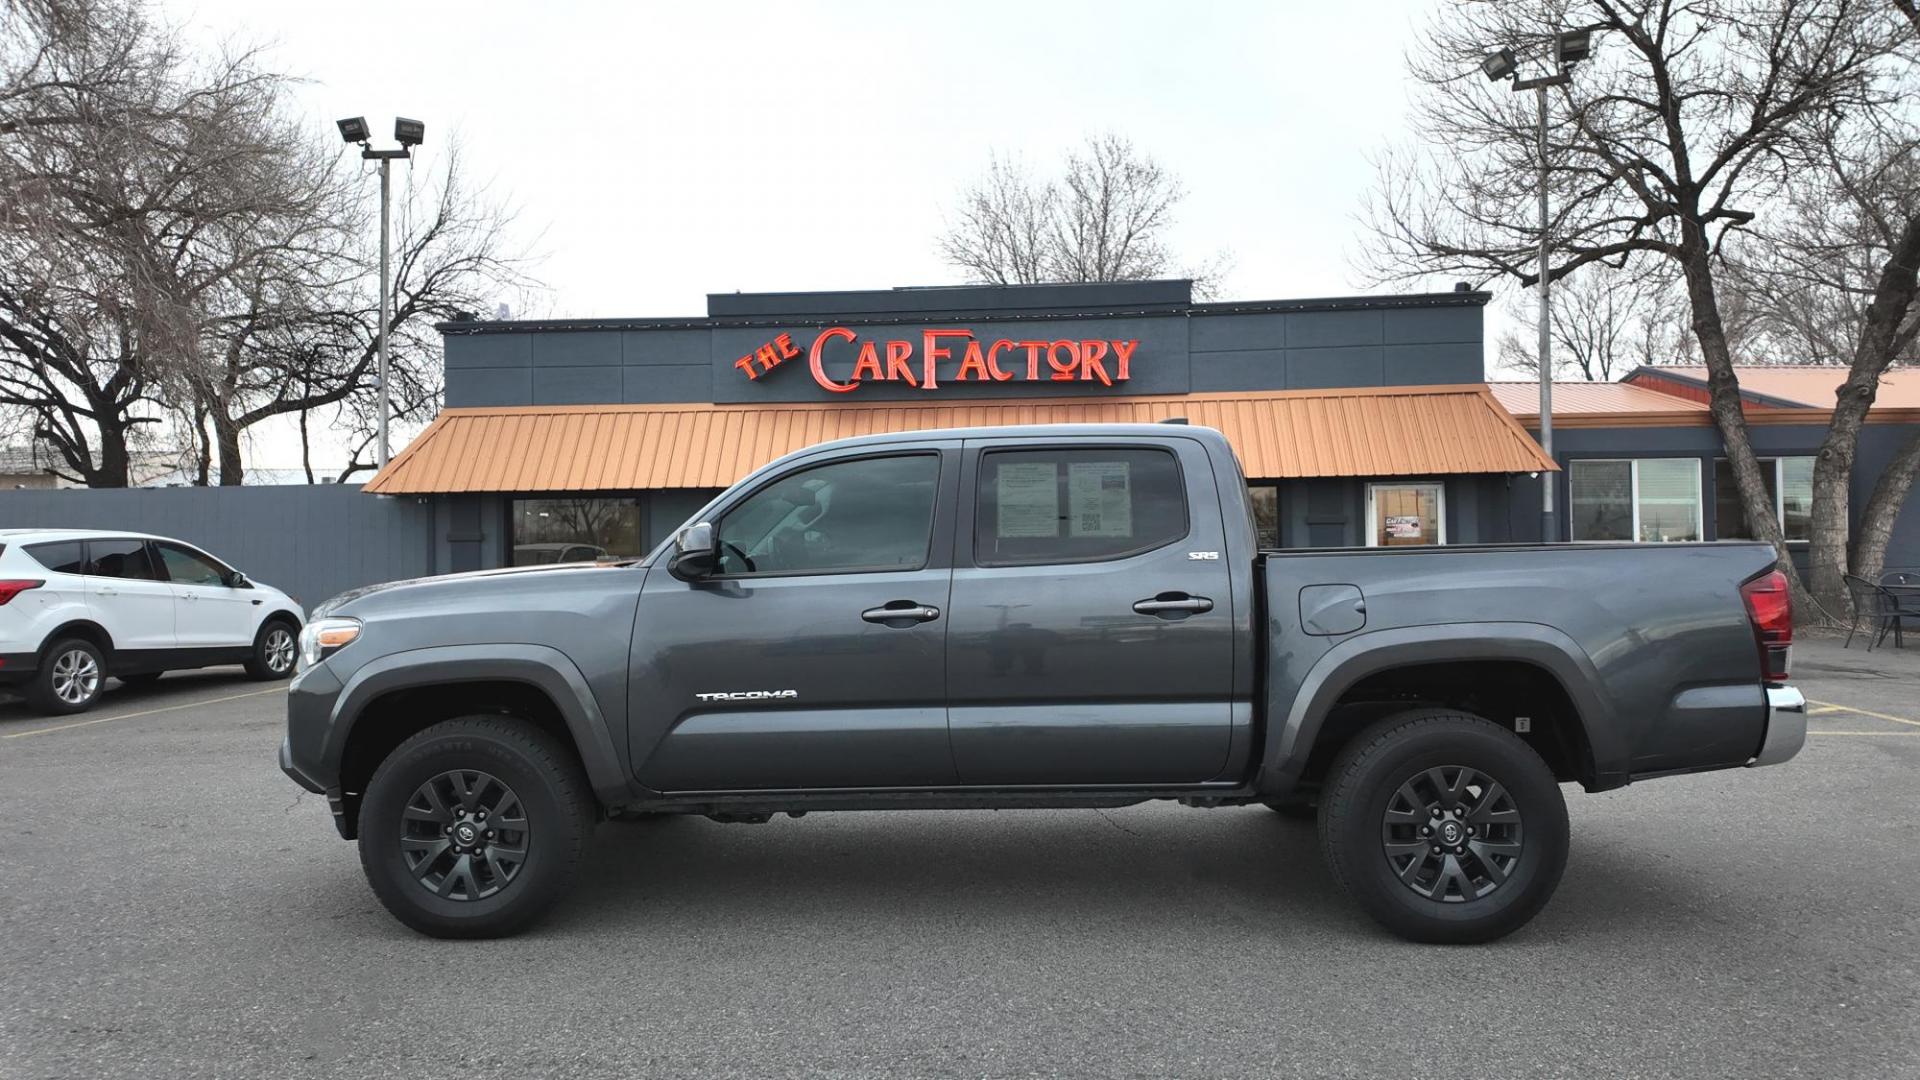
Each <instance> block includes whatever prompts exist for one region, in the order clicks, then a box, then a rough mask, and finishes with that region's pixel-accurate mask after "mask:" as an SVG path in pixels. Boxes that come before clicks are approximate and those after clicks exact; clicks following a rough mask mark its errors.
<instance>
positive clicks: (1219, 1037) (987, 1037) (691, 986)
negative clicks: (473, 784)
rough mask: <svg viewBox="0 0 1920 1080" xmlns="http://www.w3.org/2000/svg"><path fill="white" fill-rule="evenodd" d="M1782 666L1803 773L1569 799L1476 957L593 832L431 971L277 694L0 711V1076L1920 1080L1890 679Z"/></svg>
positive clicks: (1033, 879) (1032, 840)
mask: <svg viewBox="0 0 1920 1080" xmlns="http://www.w3.org/2000/svg"><path fill="white" fill-rule="evenodd" d="M1797 663H1798V667H1797V670H1796V678H1795V682H1796V683H1797V684H1798V685H1800V686H1801V687H1802V689H1803V691H1804V692H1805V693H1806V695H1807V696H1808V697H1809V698H1810V699H1812V700H1814V701H1816V702H1820V703H1823V704H1822V705H1817V706H1816V707H1815V708H1816V710H1817V712H1816V715H1815V716H1814V720H1813V724H1814V727H1815V730H1816V734H1815V735H1814V736H1813V737H1812V738H1811V739H1810V740H1809V744H1808V746H1807V749H1806V750H1805V751H1804V752H1803V753H1802V754H1801V756H1800V757H1799V758H1798V759H1796V760H1795V761H1793V762H1791V763H1789V764H1788V765H1786V766H1783V767H1780V768H1773V769H1760V770H1738V771H1732V772H1725V773H1717V774H1711V775H1707V776H1700V777H1693V778H1685V779H1675V780H1664V781H1659V782H1655V783H1647V784H1643V785H1636V786H1634V787H1631V788H1628V789H1626V790H1623V791H1618V792H1612V793H1608V794H1605V795H1597V796H1590V795H1585V794H1581V793H1579V792H1577V791H1576V790H1571V789H1570V791H1569V799H1570V804H1571V808H1572V813H1573V823H1574V851H1573V857H1572V860H1571V862H1570V863H1569V866H1568V870H1567V875H1566V879H1565V881H1564V883H1563V884H1562V886H1561V888H1560V892H1559V895H1558V896H1557V898H1556V899H1555V900H1554V902H1553V903H1552V904H1551V905H1550V906H1549V907H1548V908H1547V910H1546V911H1545V913H1544V914H1542V915H1541V916H1540V917H1539V918H1538V919H1537V920H1536V921H1535V922H1534V923H1533V924H1532V925H1531V926H1530V927H1528V928H1527V929H1525V930H1523V931H1521V932H1520V933H1519V934H1516V935H1515V936H1513V937H1511V938H1509V939H1507V940H1505V941H1503V942H1500V943H1497V944H1494V945H1491V946H1480V947H1469V948H1436V947H1422V946H1414V945H1409V944H1405V943H1402V942H1400V941H1398V940H1396V939H1393V938H1390V937H1388V936H1386V935H1385V934H1384V933H1383V932H1381V931H1379V930H1377V929H1376V928H1375V927H1374V926H1373V925H1372V924H1371V923H1369V922H1368V921H1366V919H1365V918H1364V917H1363V916H1361V915H1359V914H1358V913H1357V912H1356V911H1355V910H1354V909H1353V908H1352V907H1350V906H1349V905H1348V904H1347V902H1346V901H1345V900H1344V898H1343V897H1341V896H1340V895H1339V894H1338V893H1337V892H1336V890H1335V887H1334V885H1333V883H1332V882H1331V880H1330V879H1329V877H1328V875H1327V873H1326V871H1325V870H1324V869H1323V867H1322V865H1321V862H1320V859H1319V853H1318V851H1317V850H1316V848H1315V844H1314V839H1313V834H1312V831H1311V829H1310V828H1308V827H1305V826H1302V825H1300V824H1297V823H1293V822H1290V821H1287V820H1284V819H1281V818H1279V817H1277V816H1275V815H1273V814H1270V813H1268V812H1267V811H1265V810H1263V809H1257V808H1254V809H1245V808H1242V809H1224V810H1210V811H1203V810H1191V809H1185V808H1181V807H1178V806H1170V805H1150V806H1142V807H1136V808H1131V809H1126V810H1118V811H1107V812H1094V811H1087V812H1080V811H1022V812H998V813H994V812H943V813H921V814H910V813H867V814H817V815H812V816H809V817H807V818H806V819H804V820H800V821H792V820H786V819H777V820H776V821H774V822H773V823H771V824H767V825H759V826H749V825H720V824H715V823H712V822H708V821H706V820H704V819H685V820H669V821H665V822H658V823H651V824H633V825H606V826H603V827H602V828H601V830H600V833H599V835H598V837H597V840H596V846H595V848H594V857H595V862H594V863H593V864H592V865H591V866H590V867H589V868H588V870H587V871H586V872H585V874H584V875H583V879H582V881H581V884H580V887H579V889H578V890H577V891H576V893H575V894H574V896H573V897H572V899H571V900H570V901H569V902H568V903H567V904H566V905H565V906H564V907H563V908H562V909H561V910H560V911H559V912H558V913H557V915H556V917H554V918H553V919H551V920H549V921H548V922H546V923H544V924H542V925H541V926H540V927H539V928H537V929H536V930H535V931H533V932H531V933H529V934H527V935H525V936H523V937H520V938H517V939H514V940H510V941H502V942H472V943H448V942H436V941H431V940H428V939H425V938H421V937H417V936H415V935H413V934H412V933H410V932H409V931H407V930H405V929H403V928H402V927H401V926H400V925H399V924H397V923H395V922H394V921H393V920H392V919H390V918H389V917H388V916H387V915H386V913H385V912H384V910H382V909H380V908H379V906H378V905H377V904H376V902H375V901H374V899H373V897H372V895H371V894H370V893H369V892H368V890H367V888H366V885H365V883H364V881H363V879H362V878H361V875H360V867H359V862H358V859H357V857H356V855H355V852H354V849H353V847H352V846H351V845H348V844H346V843H343V842H341V841H339V840H338V839H337V838H336V837H335V835H334V833H333V829H332V826H331V824H330V823H329V821H328V819H327V811H326V805H325V800H323V799H320V798H318V797H315V796H311V795H306V794H304V793H302V792H300V791H299V790H298V789H296V788H295V787H294V786H293V784H291V783H290V782H288V781H287V780H286V779H285V778H284V777H283V776H281V775H280V773H279V771H278V770H277V768H276V767H275V765H274V751H275V748H276V746H277V744H278V742H279V739H280V735H281V725H282V720H281V714H280V695H281V690H280V688H279V687H278V686H277V685H272V686H268V685H263V684H259V683H251V682H247V681H245V680H244V679H242V678H241V677H240V676H239V675H238V673H237V671H236V672H226V671H214V672H205V673H189V674H181V675H175V676H169V677H168V678H167V679H166V680H165V681H163V682H162V683H160V684H159V685H158V686H157V687H153V688H150V689H147V690H133V689H128V688H116V689H114V690H112V691H110V693H109V695H108V697H107V698H106V699H105V700H104V701H103V702H102V704H101V705H100V707H99V708H98V709H97V710H96V711H95V712H93V713H90V714H87V715H85V716H82V717H79V718H74V719H69V720H51V721H50V720H46V719H43V718H38V717H34V716H32V715H30V714H28V713H27V712H26V711H25V709H24V708H23V707H21V706H20V705H19V704H18V703H17V702H7V703H0V809H3V811H4V813H0V818H4V824H0V1076H4V1077H9V1078H11V1077H78V1076H89V1077H91V1076H132V1075H146V1076H247V1077H252V1076H269V1075H271V1076H322V1075H325V1076H366V1077H388V1076H396V1075H421V1076H429V1075H430V1076H446V1075H471V1076H516V1077H517V1076H548V1075H551V1076H567V1077H588V1076H643V1075H644V1076H671V1077H683V1076H691V1075H729V1076H752V1077H764V1076H790V1075H821V1076H867V1075H912V1076H921V1075H924V1076H1030V1075H1100V1076H1245V1075H1329V1076H1333V1075H1337V1076H1386V1075H1394V1076H1523V1075H1524V1076H1533V1075H1568V1076H1573V1075H1580V1076H1605V1077H1623V1076H1646V1077H1670V1076H1703V1077H1705V1076H1713V1077H1719V1076H1729V1077H1731V1076H1742V1077H1747V1076H1768V1077H1772V1076H1809V1077H1813V1076H1818V1077H1835V1076H1859V1077H1892V1076H1915V1075H1920V1024H1916V1022H1915V1021H1916V1019H1917V1018H1920V811H1916V801H1917V800H1916V796H1920V649H1910V650H1909V651H1908V653H1907V654H1905V655H1900V654H1890V653H1881V652H1876V653H1875V654H1873V658H1872V659H1871V660H1869V659H1868V658H1867V657H1866V655H1865V654H1864V653H1862V652H1861V651H1860V650H1859V649H1858V648H1857V647H1856V648H1855V649H1854V650H1852V651H1850V652H1842V651H1840V650H1839V649H1837V648H1835V647H1834V646H1833V645H1831V644H1824V643H1811V644H1803V645H1802V646H1801V647H1800V652H1799V656H1798V658H1797Z"/></svg>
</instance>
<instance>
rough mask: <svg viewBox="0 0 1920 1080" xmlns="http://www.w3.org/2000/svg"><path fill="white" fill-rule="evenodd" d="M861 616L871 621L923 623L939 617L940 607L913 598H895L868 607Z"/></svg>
mask: <svg viewBox="0 0 1920 1080" xmlns="http://www.w3.org/2000/svg"><path fill="white" fill-rule="evenodd" d="M860 617H861V618H863V619H865V620H867V621H868V622H871V623H888V624H892V623H907V622H916V623H923V622H932V621H933V620H935V619H937V618H939V617H940V609H939V608H937V607H931V606H929V605H926V604H916V603H914V602H913V601H911V600H893V601H890V602H888V603H886V604H884V605H882V606H880V607H877V608H868V609H867V610H865V611H863V612H861V613H860Z"/></svg>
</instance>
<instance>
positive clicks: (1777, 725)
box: [1747, 686, 1807, 768]
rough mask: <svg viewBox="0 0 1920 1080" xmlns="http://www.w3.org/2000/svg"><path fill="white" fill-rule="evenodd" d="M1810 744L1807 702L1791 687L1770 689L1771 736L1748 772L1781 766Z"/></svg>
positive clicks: (1768, 723) (1768, 730) (1768, 703)
mask: <svg viewBox="0 0 1920 1080" xmlns="http://www.w3.org/2000/svg"><path fill="white" fill-rule="evenodd" d="M1806 744H1807V699H1806V698H1804V697H1801V696H1800V691H1798V690H1795V689H1794V688H1793V687H1791V686H1769V687H1767V735H1766V738H1764V739H1762V740H1760V752H1759V753H1758V754H1756V755H1754V758H1753V760H1752V761H1749V762H1747V767H1748V768H1754V767H1757V766H1760V765H1778V764H1780V763H1781V762H1783V761H1786V760H1787V759H1788V758H1791V757H1792V756H1793V755H1795V754H1797V753H1799V752H1800V748H1801V747H1802V746H1805V745H1806Z"/></svg>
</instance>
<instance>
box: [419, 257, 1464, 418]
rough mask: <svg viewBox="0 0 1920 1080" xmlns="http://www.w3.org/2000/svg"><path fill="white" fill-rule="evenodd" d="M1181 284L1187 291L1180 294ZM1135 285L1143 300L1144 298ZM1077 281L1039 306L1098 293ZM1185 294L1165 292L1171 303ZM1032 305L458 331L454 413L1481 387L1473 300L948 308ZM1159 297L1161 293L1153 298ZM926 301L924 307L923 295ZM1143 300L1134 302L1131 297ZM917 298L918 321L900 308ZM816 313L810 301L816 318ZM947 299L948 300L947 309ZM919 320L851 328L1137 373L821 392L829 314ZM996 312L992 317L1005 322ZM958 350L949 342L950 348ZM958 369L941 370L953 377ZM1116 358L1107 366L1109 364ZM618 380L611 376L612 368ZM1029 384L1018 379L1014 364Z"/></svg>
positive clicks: (844, 303)
mask: <svg viewBox="0 0 1920 1080" xmlns="http://www.w3.org/2000/svg"><path fill="white" fill-rule="evenodd" d="M1181 287H1182V288H1183V287H1184V286H1181ZM1136 291H1137V290H1136ZM1099 292H1100V290H1097V289H1096V290H1093V291H1092V292H1087V291H1086V290H1085V289H1082V288H1080V287H1074V288H1073V289H1067V290H1065V291H1063V292H1061V293H1059V294H1058V295H1054V294H1048V296H1047V297H1046V298H1045V299H1051V300H1055V301H1057V300H1058V299H1059V298H1060V297H1063V296H1072V295H1082V294H1084V295H1097V294H1098V293H1099ZM1177 292H1178V289H1175V290H1174V291H1173V292H1169V293H1167V295H1168V296H1171V295H1174V294H1175V293H1177ZM996 296H998V297H1000V298H1001V299H1002V300H1007V301H1008V302H1015V301H1017V302H1019V303H1022V304H1033V303H1037V302H1038V301H1039V300H1040V299H1042V297H1040V295H1039V294H1037V293H1028V292H1025V291H1021V290H1015V291H1013V292H1012V293H1009V292H1008V291H1007V290H993V289H986V290H971V289H963V290H954V291H951V292H949V291H947V290H900V291H892V292H886V293H871V294H847V295H842V294H792V295H790V296H774V297H771V298H768V297H760V298H754V297H733V296H717V297H714V298H712V301H713V305H714V311H715V313H716V314H722V315H741V314H753V315H758V316H765V315H769V314H775V313H781V314H785V313H789V312H795V311H799V312H800V313H799V314H793V315H791V319H792V321H781V322H778V323H775V322H772V321H769V322H768V323H766V324H764V325H757V326H717V327H716V326H694V327H687V326H661V327H642V328H630V329H586V328H580V329H575V328H571V327H567V326H550V327H544V328H535V329H527V330H514V329H508V328H506V327H502V328H500V329H499V330H498V331H497V332H496V331H492V330H489V331H488V332H485V333H455V334H449V335H448V337H447V339H446V340H447V404H448V405H449V406H452V407H461V406H487V405H509V406H512V405H557V404H570V403H571V404H607V403H612V402H627V403H633V404H646V403H653V402H707V401H714V402H740V403H746V402H760V401H765V402H795V401H845V400H849V399H853V400H860V401H875V400H880V401H921V400H929V399H930V398H932V397H935V396H938V397H996V398H998V397H1008V396H1023V397H1036V398H1044V397H1049V396H1062V395H1064V396H1084V395H1088V394H1182V393H1189V392H1194V393H1206V392H1231V391H1244V390H1288V389H1296V390H1297V389H1327V388H1339V387H1349V386H1422V385H1434V384H1448V383H1471V382H1479V381H1480V380H1481V378H1482V370H1481V366H1482V315H1483V312H1482V310H1481V308H1480V307H1479V306H1477V305H1471V304H1469V305H1464V306H1457V307H1407V308H1395V307H1384V306H1383V307H1378V308H1368V309H1365V310H1333V311H1323V310H1308V311H1255V312H1235V311H1217V310H1206V309H1204V308H1196V309H1193V310H1191V311H1184V310H1176V309H1171V308H1159V309H1158V310H1156V308H1157V304H1156V303H1147V302H1142V303H1140V304H1139V305H1138V309H1139V310H1140V311H1141V312H1142V313H1141V314H1139V315H1135V316H1132V317H1123V316H1115V315H1112V314H1104V313H1103V314H1095V315H1083V316H1080V317H1072V313H1071V312H1070V311H1067V310H1062V311H1061V312H1060V317H1057V318H1050V317H1044V316H1038V315H1037V313H1036V311H1035V310H1034V308H1032V307H1030V306H1023V307H1012V308H1006V309H1005V310H1004V315H1005V316H1006V317H1001V318H995V317H983V316H982V315H980V314H978V313H977V309H975V311H976V313H975V314H971V315H965V316H958V317H955V316H952V315H948V314H942V311H955V310H964V309H965V307H964V305H965V303H967V302H980V303H984V302H985V301H987V300H990V299H992V298H993V297H996ZM1153 296H1154V297H1155V298H1158V297H1159V296H1160V293H1159V292H1154V293H1153ZM916 297H917V298H918V299H917V300H916V299H915V298H916ZM1136 299H1138V298H1136ZM915 303H917V304H918V307H915V308H913V310H912V311H911V312H908V311H907V308H906V307H903V306H902V305H908V306H911V305H912V304H915ZM807 304H815V305H817V306H815V307H813V308H808V307H806V305H807ZM947 305H955V306H952V307H949V306H947ZM843 309H844V312H845V313H847V314H876V313H878V314H886V315H893V314H896V313H906V314H915V315H919V316H921V318H920V319H919V320H918V321H903V322H886V323H881V324H871V325H870V324H856V325H854V327H853V329H854V330H855V332H856V333H858V334H859V335H860V337H861V339H862V340H868V339H881V340H886V339H892V338H902V339H911V340H913V341H914V342H915V352H916V355H915V367H914V370H915V372H916V374H917V373H918V371H919V363H918V360H919V357H918V353H919V347H920V340H919V335H920V331H921V330H922V329H924V328H927V327H939V328H942V329H946V328H956V329H967V330H971V331H972V332H973V333H974V335H975V336H976V337H977V338H978V339H980V340H981V341H982V342H983V343H990V342H991V341H993V340H994V339H997V338H1007V339H1009V340H1014V341H1021V340H1027V339H1045V340H1056V339H1063V338H1073V339H1081V340H1084V339H1090V338H1102V339H1108V340H1112V339H1137V340H1138V341H1139V342H1140V346H1139V351H1138V352H1137V353H1136V354H1135V356H1134V360H1133V364H1132V370H1131V372H1130V374H1131V378H1130V379H1129V380H1128V381H1127V382H1126V383H1120V384H1116V385H1114V386H1113V387H1111V388H1108V387H1105V386H1101V385H1099V384H1097V383H1095V384H1087V383H1081V382H1053V381H1051V380H1050V379H1046V378H1044V375H1045V371H1044V369H1043V371H1042V375H1043V378H1042V379H1041V381H1039V382H1035V383H1029V382H1027V381H1026V380H1025V379H1024V378H1021V379H1016V380H1015V381H1013V382H1009V383H981V382H964V383H962V382H954V381H945V382H943V383H942V384H941V387H940V390H939V391H938V392H937V394H932V395H930V394H928V393H927V392H926V391H924V390H920V389H916V388H914V387H910V386H906V385H903V384H896V383H887V382H877V383H872V384H870V385H867V386H863V387H861V388H860V389H859V390H858V391H857V392H855V393H854V394H851V395H847V396H845V397H843V396H842V395H838V394H834V393H830V392H829V391H827V390H825V389H823V388H822V387H820V386H819V385H817V384H816V383H815V382H814V380H813V379H812V377H811V374H810V373H809V372H808V371H807V370H806V369H807V357H806V355H805V354H806V350H807V349H808V348H809V347H810V346H811V345H812V343H813V340H814V337H815V336H816V335H817V334H818V332H819V330H820V328H821V327H823V326H829V325H833V322H834V315H835V313H836V312H840V311H842V310H843ZM996 314H998V313H996ZM782 332H787V333H790V334H791V335H792V339H793V342H794V344H795V345H796V346H798V347H799V348H800V350H801V353H802V355H800V356H798V357H795V358H794V359H792V360H789V361H787V362H786V363H785V364H783V365H782V366H781V367H779V368H776V369H775V370H774V371H771V372H768V373H766V374H764V375H762V376H761V377H760V378H758V379H748V378H747V377H746V375H745V374H743V373H742V372H740V371H739V370H738V369H737V368H735V367H734V366H733V365H734V361H735V360H738V359H739V358H740V357H741V356H742V355H745V354H747V353H750V352H752V351H753V350H755V349H757V348H758V347H759V346H761V345H763V344H765V343H767V342H769V341H771V340H772V339H773V338H774V337H775V336H777V335H778V334H780V333H782ZM948 344H949V345H951V344H952V343H951V342H949V343H948ZM856 348H857V346H855V345H849V344H847V343H845V342H839V341H835V342H831V343H830V344H829V347H828V349H827V350H826V352H825V358H826V359H825V364H824V366H825V368H826V370H827V371H828V373H829V374H831V375H832V376H833V377H835V378H837V379H842V380H844V379H845V378H846V377H847V376H848V375H849V374H850V373H851V372H852V368H853V360H854V355H855V352H856ZM957 361H958V355H957V353H956V356H955V359H954V360H952V361H949V362H948V363H947V365H946V366H945V368H944V370H943V372H942V374H943V375H944V376H946V377H948V379H949V380H950V379H951V373H952V372H953V370H954V365H955V364H956V363H957ZM1001 363H1002V365H1003V366H1006V365H1008V364H1012V365H1015V366H1018V367H1021V368H1024V365H1025V353H1024V351H1020V350H1016V351H1015V352H1014V353H1013V354H1012V355H1011V356H1009V355H1007V354H1002V357H1001ZM1111 363H1112V361H1111V360H1110V359H1109V361H1108V364H1109V365H1111ZM616 372H617V373H618V374H617V376H616V375H615V373H616ZM1019 374H1020V375H1022V376H1024V375H1025V371H1024V370H1021V371H1020V372H1019Z"/></svg>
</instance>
